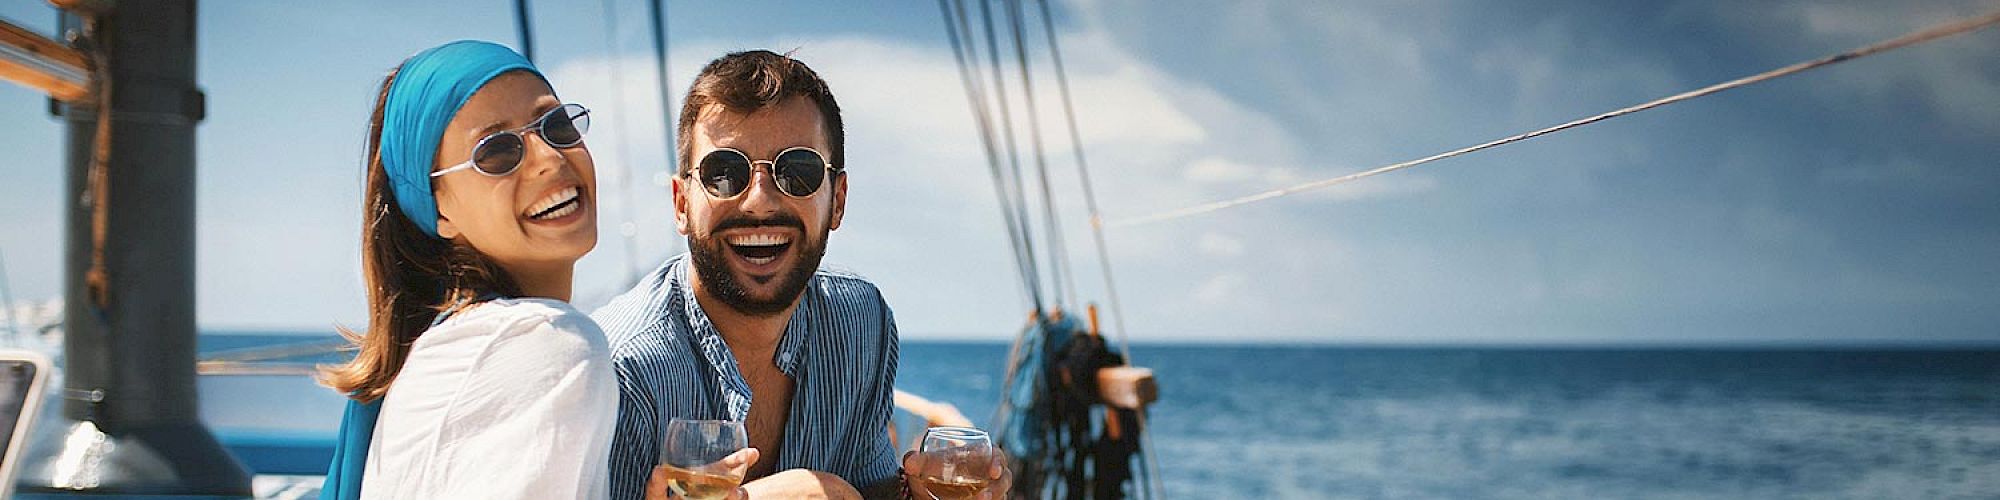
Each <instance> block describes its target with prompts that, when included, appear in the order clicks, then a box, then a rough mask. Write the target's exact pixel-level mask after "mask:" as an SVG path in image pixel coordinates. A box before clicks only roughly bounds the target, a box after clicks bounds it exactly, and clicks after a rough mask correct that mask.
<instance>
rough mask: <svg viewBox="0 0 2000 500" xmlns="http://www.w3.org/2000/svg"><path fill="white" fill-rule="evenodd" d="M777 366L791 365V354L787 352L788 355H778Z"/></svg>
mask: <svg viewBox="0 0 2000 500" xmlns="http://www.w3.org/2000/svg"><path fill="white" fill-rule="evenodd" d="M778 364H781V365H789V364H792V353H789V352H788V353H783V354H779V355H778Z"/></svg>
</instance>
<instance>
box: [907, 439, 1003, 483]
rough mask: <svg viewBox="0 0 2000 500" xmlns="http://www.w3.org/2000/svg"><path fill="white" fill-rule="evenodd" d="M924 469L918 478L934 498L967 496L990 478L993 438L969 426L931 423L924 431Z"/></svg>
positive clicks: (989, 480) (922, 449) (990, 479)
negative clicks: (948, 425) (939, 425)
mask: <svg viewBox="0 0 2000 500" xmlns="http://www.w3.org/2000/svg"><path fill="white" fill-rule="evenodd" d="M921 453H923V454H924V458H925V463H924V470H923V471H921V473H920V474H918V475H917V481H920V482H922V483H923V485H924V490H925V491H929V492H930V495H931V498H932V499H933V500H964V499H970V498H972V497H973V496H974V495H978V494H979V492H981V491H985V490H986V486H987V483H988V482H991V481H992V478H991V477H989V476H988V473H989V472H991V471H992V469H993V458H994V453H993V438H992V437H991V436H988V435H987V434H986V431H982V430H979V429H974V428H971V427H932V428H930V430H928V431H925V432H924V444H923V447H922V448H921Z"/></svg>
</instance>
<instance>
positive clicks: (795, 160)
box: [771, 149, 826, 197]
mask: <svg viewBox="0 0 2000 500" xmlns="http://www.w3.org/2000/svg"><path fill="white" fill-rule="evenodd" d="M771 173H772V174H773V175H772V176H773V177H776V178H777V181H778V190H780V191H784V192H785V194H789V195H792V196H797V197H805V196H810V195H812V194H813V193H814V192H817V191H819V184H820V181H823V180H825V179H826V160H825V159H822V158H820V156H819V153H816V152H813V151H812V150H810V149H793V150H789V151H785V152H784V153H781V154H779V155H778V159H777V160H775V161H773V162H772V164H771Z"/></svg>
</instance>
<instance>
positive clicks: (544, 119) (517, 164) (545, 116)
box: [431, 102, 590, 178]
mask: <svg viewBox="0 0 2000 500" xmlns="http://www.w3.org/2000/svg"><path fill="white" fill-rule="evenodd" d="M571 106H575V107H576V109H577V112H576V113H574V114H571V115H569V119H570V123H571V124H572V126H574V124H575V122H576V119H577V118H588V117H589V116H590V108H586V107H583V105H582V104H577V103H573V102H572V103H563V104H562V105H560V106H556V107H555V108H552V109H550V110H548V111H547V112H544V113H542V116H540V117H538V118H535V120H534V121H531V122H528V124H526V125H522V126H520V127H517V128H512V129H507V130H502V131H499V132H494V133H491V134H486V137H481V138H479V142H476V143H473V144H472V156H471V157H469V158H466V159H465V162H463V163H459V164H457V165H452V166H449V167H445V168H443V169H441V170H438V171H436V172H431V177H433V178H435V177H438V176H442V175H444V174H449V173H452V172H457V171H460V170H465V169H468V168H469V169H472V170H473V171H474V172H479V173H480V174H481V175H485V176H487V177H506V176H508V175H512V174H513V173H514V171H516V170H520V169H521V160H515V161H514V166H513V167H509V168H508V169H507V171H506V172H500V173H497V174H496V173H493V172H487V171H486V169H483V168H479V165H478V163H477V162H478V158H479V149H480V148H484V147H486V143H487V141H491V140H493V138H495V137H500V136H502V135H512V136H514V137H515V138H518V139H520V140H521V146H522V148H524V149H525V148H526V147H527V145H528V138H527V137H522V136H524V135H527V134H526V132H527V131H529V130H533V131H535V137H539V138H541V139H542V142H544V143H548V145H549V146H550V147H553V148H557V149H569V148H573V147H577V146H578V145H581V144H583V136H585V135H589V131H588V130H578V131H576V142H573V143H569V144H556V141H553V140H549V135H548V134H545V133H543V132H542V127H543V126H546V125H547V124H548V123H549V117H551V116H555V115H556V113H557V112H560V111H564V110H567V109H569V108H570V107H571ZM584 128H585V129H588V128H589V126H588V125H586V126H584ZM525 157H526V156H525V155H523V158H525Z"/></svg>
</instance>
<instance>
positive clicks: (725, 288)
mask: <svg viewBox="0 0 2000 500" xmlns="http://www.w3.org/2000/svg"><path fill="white" fill-rule="evenodd" d="M759 226H778V227H790V228H796V229H798V230H799V234H800V235H801V236H802V239H801V241H798V242H795V243H794V245H797V249H798V252H799V259H798V261H797V262H794V263H792V268H791V269H787V270H785V271H784V272H782V273H780V276H778V278H777V279H778V289H777V293H776V294H775V295H773V296H771V297H770V298H769V299H758V298H755V297H751V296H750V292H749V290H747V289H745V288H744V287H743V283H740V282H738V281H737V280H736V273H734V272H731V271H730V269H729V256H728V255H727V254H728V253H731V252H733V250H730V249H728V248H724V247H727V246H728V245H729V243H728V242H726V241H724V240H723V238H721V237H718V236H716V234H717V233H721V232H722V231H724V230H728V229H734V228H742V227H759ZM830 230H831V227H829V228H828V229H827V230H822V231H820V233H819V235H818V236H819V237H818V238H813V237H812V236H813V235H809V234H806V230H805V223H804V222H802V221H800V220H799V218H798V217H797V216H794V215H791V214H778V215H775V216H772V217H771V218H768V219H753V218H750V217H731V218H728V219H724V220H723V221H722V222H720V223H718V224H716V225H715V228H713V229H711V230H709V231H708V237H707V238H705V239H697V238H695V236H694V235H693V234H689V235H688V238H687V242H688V254H689V256H691V257H692V258H693V259H694V271H695V273H696V275H698V276H700V277H701V283H702V287H703V289H705V290H706V291H707V292H708V294H709V295H711V296H714V297H715V298H717V299H720V300H722V303H723V304H727V305H728V306H729V308H731V309H735V310H736V311H737V312H740V313H743V314H745V315H749V316H755V317H768V316H771V315H774V314H778V313H780V312H784V310H785V308H787V307H791V305H792V302H793V301H795V300H798V298H799V293H800V292H804V291H805V289H806V282H807V281H809V280H811V279H812V276H813V273H814V272H816V271H818V270H819V261H820V258H821V257H824V256H826V236H827V234H828V232H829V231H830Z"/></svg>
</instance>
